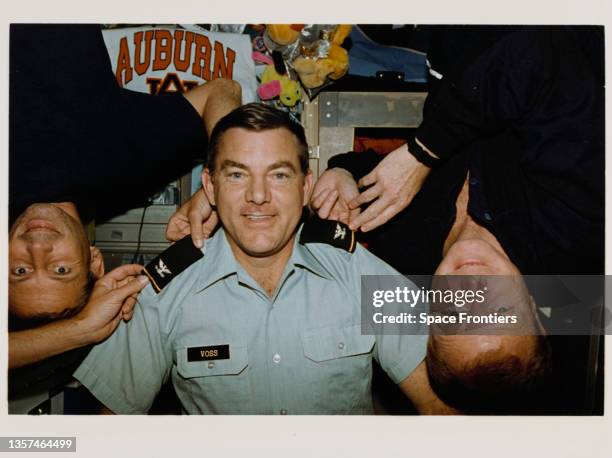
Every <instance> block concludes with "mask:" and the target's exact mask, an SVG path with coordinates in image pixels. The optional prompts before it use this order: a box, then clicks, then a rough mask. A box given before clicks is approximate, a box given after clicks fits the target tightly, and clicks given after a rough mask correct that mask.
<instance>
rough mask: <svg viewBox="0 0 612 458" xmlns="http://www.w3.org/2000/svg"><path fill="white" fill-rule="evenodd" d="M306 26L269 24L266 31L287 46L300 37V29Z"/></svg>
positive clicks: (279, 42) (276, 41)
mask: <svg viewBox="0 0 612 458" xmlns="http://www.w3.org/2000/svg"><path fill="white" fill-rule="evenodd" d="M303 28H304V24H267V25H266V31H267V32H268V36H269V37H270V39H271V40H272V41H274V42H275V43H277V44H279V45H281V46H287V45H290V44H292V43H295V41H296V40H297V39H298V38H299V37H300V31H301V30H302V29H303Z"/></svg>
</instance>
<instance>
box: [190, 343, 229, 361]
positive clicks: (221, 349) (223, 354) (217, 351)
mask: <svg viewBox="0 0 612 458" xmlns="http://www.w3.org/2000/svg"><path fill="white" fill-rule="evenodd" d="M229 357H230V350H229V345H215V346H212V347H191V348H188V349H187V361H188V362H192V361H209V360H211V359H229Z"/></svg>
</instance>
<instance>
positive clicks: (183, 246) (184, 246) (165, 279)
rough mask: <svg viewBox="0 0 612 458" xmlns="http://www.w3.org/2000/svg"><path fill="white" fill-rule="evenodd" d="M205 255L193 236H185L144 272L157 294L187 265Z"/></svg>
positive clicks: (148, 265) (154, 260)
mask: <svg viewBox="0 0 612 458" xmlns="http://www.w3.org/2000/svg"><path fill="white" fill-rule="evenodd" d="M202 257H204V255H203V254H202V251H200V249H199V248H197V247H196V246H195V245H194V244H193V241H192V240H191V236H189V235H188V236H187V237H183V238H182V239H181V240H179V241H178V242H176V243H175V244H174V245H171V246H170V247H169V248H168V249H167V250H165V251H164V252H163V253H161V254H160V255H158V256H157V257H156V258H155V259H153V260H152V261H151V262H150V263H149V264H147V265H146V266H145V267H144V273H145V274H146V276H147V277H149V280H151V286H153V289H154V290H155V292H156V293H157V294H159V293H160V291H161V290H162V289H164V288H165V287H166V285H167V284H168V283H170V282H171V281H172V279H173V278H174V277H176V276H177V275H178V274H180V273H181V272H182V271H183V270H185V269H186V268H187V267H189V266H190V265H192V264H193V263H194V262H196V261H197V260H198V259H200V258H202Z"/></svg>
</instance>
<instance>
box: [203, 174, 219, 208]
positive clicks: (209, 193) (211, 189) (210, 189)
mask: <svg viewBox="0 0 612 458" xmlns="http://www.w3.org/2000/svg"><path fill="white" fill-rule="evenodd" d="M202 187H203V188H204V194H205V195H206V198H207V199H208V202H209V203H210V205H213V206H214V205H216V203H215V185H214V184H213V177H212V174H211V173H210V170H208V168H205V169H204V170H202Z"/></svg>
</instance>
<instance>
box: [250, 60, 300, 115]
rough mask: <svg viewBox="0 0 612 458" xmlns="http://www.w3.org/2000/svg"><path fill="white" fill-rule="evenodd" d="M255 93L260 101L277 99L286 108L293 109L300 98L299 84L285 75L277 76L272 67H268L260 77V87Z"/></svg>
mask: <svg viewBox="0 0 612 458" xmlns="http://www.w3.org/2000/svg"><path fill="white" fill-rule="evenodd" d="M257 93H258V94H259V97H260V98H261V99H262V100H270V99H273V98H275V97H278V98H279V100H280V101H281V103H282V104H283V105H285V106H286V107H293V106H295V104H296V103H298V102H299V101H300V99H301V98H302V90H301V89H300V83H298V82H297V81H294V80H292V79H290V78H289V77H288V76H286V75H279V74H278V73H277V72H276V70H275V69H274V65H268V66H267V67H266V69H265V70H264V72H263V73H262V75H261V85H260V86H259V88H258V89H257Z"/></svg>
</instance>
